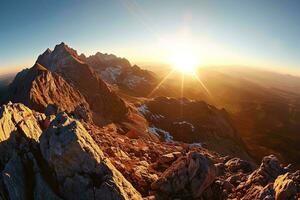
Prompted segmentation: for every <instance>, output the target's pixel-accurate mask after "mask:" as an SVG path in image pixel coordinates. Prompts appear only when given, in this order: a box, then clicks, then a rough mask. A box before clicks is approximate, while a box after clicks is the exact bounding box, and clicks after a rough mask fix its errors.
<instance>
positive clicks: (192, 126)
mask: <svg viewBox="0 0 300 200" xmlns="http://www.w3.org/2000/svg"><path fill="white" fill-rule="evenodd" d="M173 124H179V125H185V124H186V125H188V126H190V127H191V129H192V131H193V132H194V131H195V127H194V125H193V124H191V123H190V122H187V121H181V122H173Z"/></svg>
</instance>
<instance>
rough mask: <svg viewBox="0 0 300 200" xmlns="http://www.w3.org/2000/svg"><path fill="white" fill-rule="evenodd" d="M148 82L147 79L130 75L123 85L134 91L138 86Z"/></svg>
mask: <svg viewBox="0 0 300 200" xmlns="http://www.w3.org/2000/svg"><path fill="white" fill-rule="evenodd" d="M143 81H144V82H146V79H145V78H144V77H141V76H136V75H130V76H128V77H127V78H126V79H125V80H124V81H123V83H124V84H125V85H126V86H127V87H128V88H130V89H133V88H134V87H135V86H136V85H138V84H140V83H141V82H143Z"/></svg>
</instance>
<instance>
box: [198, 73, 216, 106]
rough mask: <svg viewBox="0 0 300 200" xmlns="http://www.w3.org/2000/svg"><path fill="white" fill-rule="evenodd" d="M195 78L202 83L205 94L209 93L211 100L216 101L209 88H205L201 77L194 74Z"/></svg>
mask: <svg viewBox="0 0 300 200" xmlns="http://www.w3.org/2000/svg"><path fill="white" fill-rule="evenodd" d="M193 76H194V78H195V79H196V80H197V81H198V82H199V83H200V85H201V86H202V88H203V89H204V90H205V92H206V93H207V95H208V96H209V97H210V98H211V100H213V101H214V98H213V96H212V94H211V92H210V91H209V90H208V88H207V87H206V86H205V84H204V83H203V81H202V80H201V79H200V77H199V76H198V75H197V74H196V73H193Z"/></svg>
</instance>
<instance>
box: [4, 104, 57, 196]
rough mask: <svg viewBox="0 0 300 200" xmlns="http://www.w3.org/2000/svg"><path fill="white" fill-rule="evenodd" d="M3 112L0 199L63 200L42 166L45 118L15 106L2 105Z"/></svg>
mask: <svg viewBox="0 0 300 200" xmlns="http://www.w3.org/2000/svg"><path fill="white" fill-rule="evenodd" d="M0 113H1V114H0V138H1V139H0V155H1V157H0V158H1V159H0V166H1V178H0V198H1V199H60V198H59V197H58V196H57V195H56V194H55V193H54V192H53V188H52V187H51V186H49V185H48V184H47V183H46V181H45V179H44V177H43V175H42V174H43V173H45V172H46V171H45V170H44V169H43V168H41V167H40V165H39V164H41V165H42V163H43V160H41V159H40V158H41V157H40V153H39V151H38V148H39V147H38V142H39V137H40V135H41V133H42V130H41V128H40V126H39V122H40V121H41V120H43V119H44V117H45V116H44V115H43V114H39V113H35V112H33V111H31V110H30V109H29V108H27V107H26V106H24V105H22V104H12V103H9V104H8V105H4V106H2V108H1V110H0ZM37 159H38V160H39V164H38V162H37ZM49 180H50V179H49ZM46 197H47V198H46Z"/></svg>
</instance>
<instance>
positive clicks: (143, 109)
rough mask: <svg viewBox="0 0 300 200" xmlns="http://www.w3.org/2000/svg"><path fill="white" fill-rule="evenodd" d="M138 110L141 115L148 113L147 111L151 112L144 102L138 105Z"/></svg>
mask: <svg viewBox="0 0 300 200" xmlns="http://www.w3.org/2000/svg"><path fill="white" fill-rule="evenodd" d="M138 111H139V113H140V114H141V115H143V116H146V115H148V114H149V113H151V112H150V111H149V110H148V107H147V105H146V104H143V105H141V106H140V107H138Z"/></svg>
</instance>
